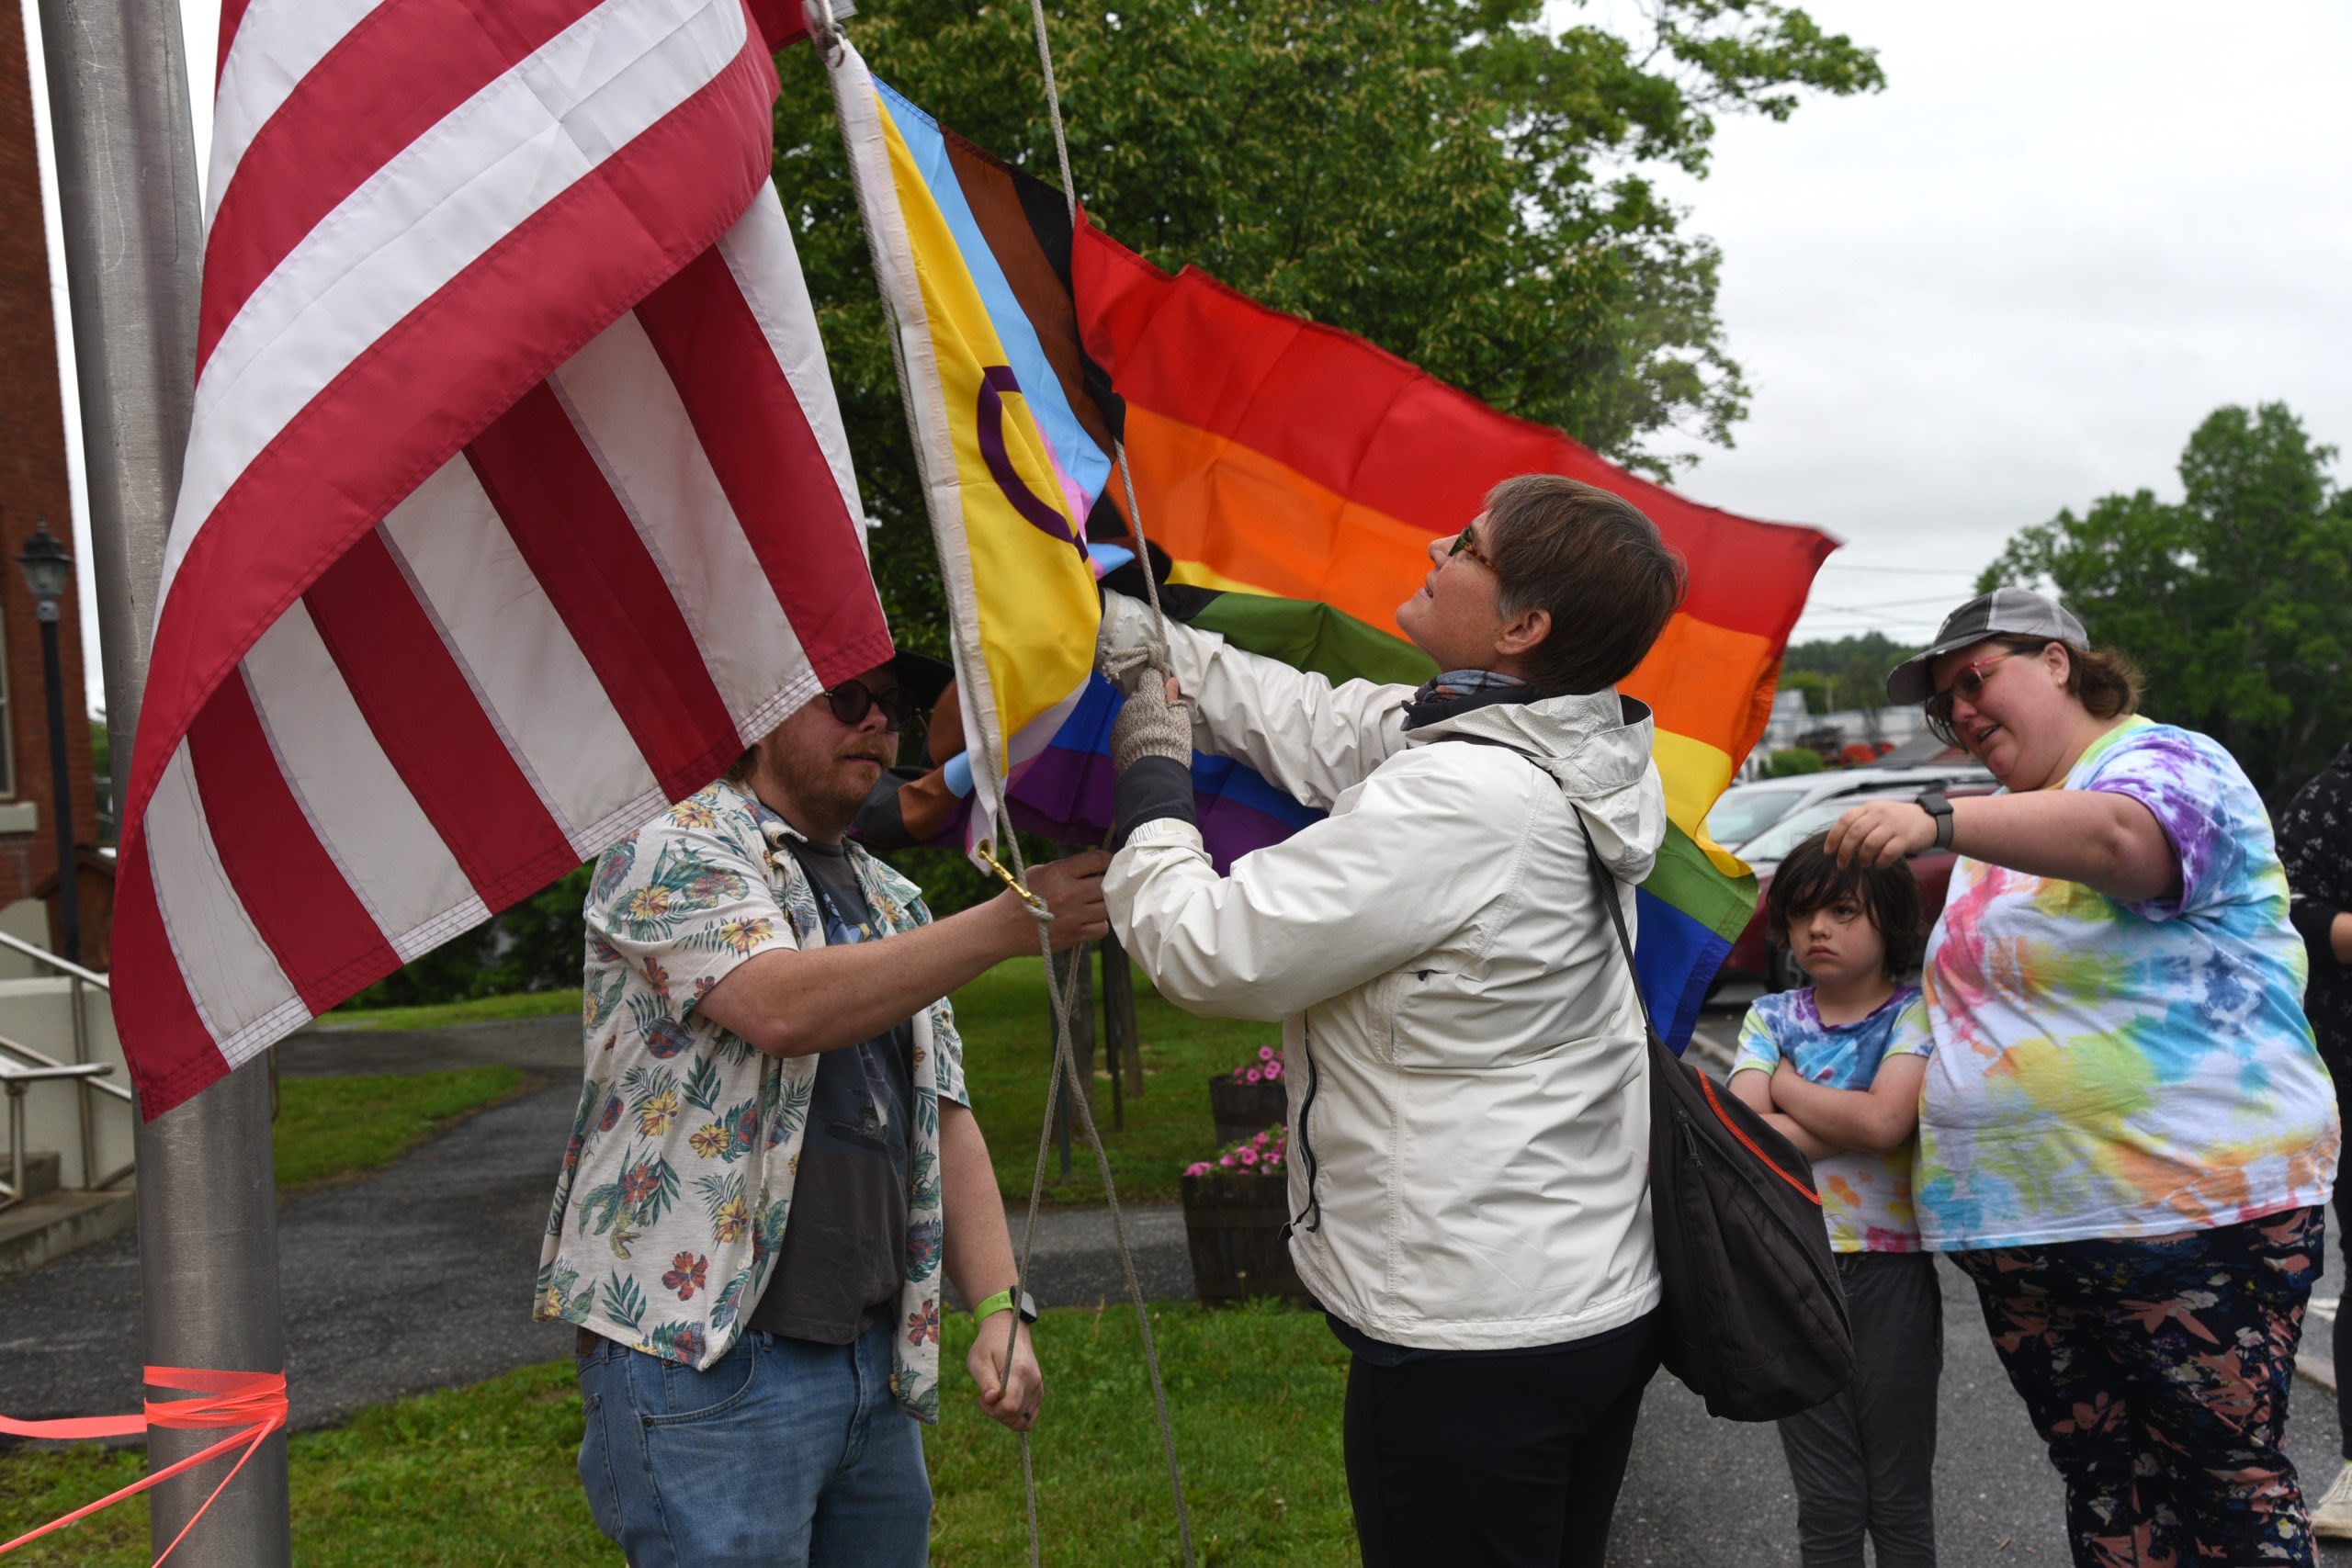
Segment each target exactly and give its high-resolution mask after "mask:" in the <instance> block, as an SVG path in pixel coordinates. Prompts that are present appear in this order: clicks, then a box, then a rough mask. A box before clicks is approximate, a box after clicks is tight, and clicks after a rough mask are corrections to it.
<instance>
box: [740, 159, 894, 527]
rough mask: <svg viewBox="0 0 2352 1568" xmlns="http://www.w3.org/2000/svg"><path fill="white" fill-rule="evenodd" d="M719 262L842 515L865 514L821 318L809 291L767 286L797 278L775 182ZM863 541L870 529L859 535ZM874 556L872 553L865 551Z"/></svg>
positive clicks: (763, 193)
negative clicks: (797, 410) (799, 414)
mask: <svg viewBox="0 0 2352 1568" xmlns="http://www.w3.org/2000/svg"><path fill="white" fill-rule="evenodd" d="M718 254H719V258H720V259H721V260H723V261H725V262H726V264H727V270H728V271H729V273H731V274H732V275H733V276H734V278H735V287H736V288H738V289H739V290H741V293H742V296H743V303H744V305H745V306H747V307H748V308H749V309H750V310H751V312H752V320H754V321H758V322H759V323H760V332H761V333H763V335H764V336H765V337H766V338H767V340H768V351H769V352H770V353H772V354H774V355H775V363H776V367H777V368H778V369H780V370H782V371H783V372H784V379H785V382H786V385H788V386H789V387H791V389H792V395H793V396H794V397H795V398H796V399H797V400H799V403H800V406H801V407H802V408H803V409H805V410H807V411H808V414H809V430H810V431H811V433H813V434H815V436H816V437H817V445H818V446H820V448H821V449H822V450H823V452H824V454H825V466H826V467H827V468H831V469H832V471H833V482H834V483H835V484H836V485H838V486H840V487H841V492H842V510H843V511H844V512H846V513H849V515H850V516H851V517H853V518H863V517H864V516H865V504H864V503H863V502H860V501H859V500H858V498H857V469H856V467H855V465H854V464H853V463H852V462H851V461H850V452H849V436H848V433H847V432H846V431H845V430H844V429H843V428H842V410H841V403H840V401H839V400H838V399H837V398H836V397H835V396H834V393H833V373H832V368H831V367H830V366H828V365H827V364H826V363H825V344H824V340H823V339H821V338H820V337H819V336H818V335H817V317H816V314H815V312H814V310H811V308H810V306H809V293H808V290H807V289H805V288H794V289H787V290H777V291H775V297H771V293H772V291H771V288H770V287H769V286H770V285H771V284H772V283H777V282H780V281H782V280H784V279H786V278H797V277H798V276H800V253H799V250H798V248H797V246H795V245H794V243H793V241H792V223H791V220H788V219H787V218H786V217H785V215H784V207H783V204H782V203H781V202H779V201H778V200H777V199H776V194H775V184H774V182H770V183H769V184H768V185H767V186H763V187H762V189H761V191H760V194H759V195H758V196H756V197H752V206H751V209H750V210H749V211H747V212H745V213H744V214H743V218H742V221H741V222H739V223H737V224H736V225H735V227H733V228H732V229H729V230H728V231H727V232H726V233H725V234H723V235H721V236H719V241H718ZM857 538H858V543H859V544H860V545H861V546H863V545H865V543H866V539H865V529H864V528H863V527H861V528H859V529H858V531H857ZM867 553H868V554H869V555H871V554H872V551H871V550H870V549H869V550H868V551H867Z"/></svg>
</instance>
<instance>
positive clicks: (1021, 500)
mask: <svg viewBox="0 0 2352 1568" xmlns="http://www.w3.org/2000/svg"><path fill="white" fill-rule="evenodd" d="M1020 390H1021V381H1020V378H1018V377H1016V376H1014V375H1013V373H1012V367H1011V366H1010V365H991V366H989V367H988V368H987V369H986V370H985V371H983V372H981V374H980V394H979V410H978V412H979V431H980V457H981V460H982V461H984V462H986V463H987V464H988V466H989V476H990V477H991V478H993V479H995V480H996V483H997V488H998V489H999V490H1001V491H1004V498H1005V499H1006V500H1007V501H1009V502H1012V509H1013V510H1014V511H1015V512H1018V513H1021V516H1022V520H1023V522H1025V523H1027V524H1028V525H1030V526H1031V527H1033V528H1035V529H1036V530H1037V531H1038V532H1039V533H1041V534H1043V535H1045V536H1046V537H1048V538H1053V539H1059V540H1061V541H1062V542H1063V543H1064V544H1066V545H1069V546H1070V547H1073V548H1075V549H1076V550H1077V551H1078V553H1079V554H1080V556H1084V555H1085V554H1086V545H1085V543H1084V541H1082V540H1080V538H1079V537H1078V535H1077V531H1076V530H1075V529H1073V528H1072V527H1071V526H1070V523H1069V519H1068V518H1066V517H1064V516H1063V515H1062V513H1061V508H1059V507H1057V506H1054V505H1051V504H1049V503H1048V502H1043V501H1040V500H1038V499H1037V494H1036V492H1035V491H1033V490H1031V489H1030V488H1029V486H1028V483H1027V482H1026V481H1025V480H1023V479H1022V477H1021V474H1020V472H1019V470H1017V469H1016V468H1013V466H1012V455H1011V454H1010V453H1008V452H1006V451H1005V449H1004V394H1005V393H1007V392H1015V393H1017V392H1019V391H1020Z"/></svg>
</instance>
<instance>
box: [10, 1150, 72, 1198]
mask: <svg viewBox="0 0 2352 1568" xmlns="http://www.w3.org/2000/svg"><path fill="white" fill-rule="evenodd" d="M64 1164H65V1156H62V1155H61V1154H58V1153H57V1152H56V1151H55V1150H53V1149H34V1150H32V1151H31V1152H30V1153H28V1154H27V1155H26V1156H25V1190H23V1191H22V1192H20V1193H18V1194H17V1196H18V1197H20V1198H28V1199H30V1198H46V1197H48V1196H49V1195H50V1194H51V1193H52V1192H54V1191H56V1190H57V1186H58V1172H59V1171H60V1170H61V1169H62V1168H63V1166H64ZM6 1179H8V1167H7V1163H6V1161H5V1160H0V1181H6Z"/></svg>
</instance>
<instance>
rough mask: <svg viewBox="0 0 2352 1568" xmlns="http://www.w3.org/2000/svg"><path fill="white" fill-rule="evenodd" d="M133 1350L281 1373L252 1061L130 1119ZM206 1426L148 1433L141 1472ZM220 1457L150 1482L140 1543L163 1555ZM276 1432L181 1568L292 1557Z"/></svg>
mask: <svg viewBox="0 0 2352 1568" xmlns="http://www.w3.org/2000/svg"><path fill="white" fill-rule="evenodd" d="M138 1156H139V1272H140V1303H139V1307H140V1318H141V1343H142V1344H143V1345H144V1346H145V1347H146V1357H147V1364H148V1365H149V1366H151V1367H201V1368H207V1369H210V1370H214V1371H239V1372H275V1371H280V1370H282V1369H283V1368H284V1367H285V1365H286V1326H285V1320H284V1316H283V1314H281V1313H280V1311H279V1309H278V1302H277V1192H276V1190H275V1188H274V1185H273V1182H272V1177H271V1163H272V1162H271V1159H270V1137H269V1063H268V1059H267V1057H266V1056H260V1057H255V1058H254V1060H252V1061H250V1062H247V1063H246V1064H245V1065H244V1066H242V1067H239V1068H238V1069H237V1070H236V1071H235V1072H233V1073H232V1074H230V1075H229V1076H228V1077H225V1078H223V1079H221V1080H220V1082H219V1083H216V1084H214V1085H213V1086H212V1087H211V1088H210V1089H206V1090H205V1091H204V1092H203V1093H202V1094H199V1095H198V1096H197V1097H196V1098H195V1099H193V1100H188V1101H187V1102H186V1103H184V1104H182V1105H179V1106H176V1107H175V1108H174V1109H172V1110H170V1111H165V1112H164V1114H163V1115H161V1116H158V1117H157V1118H155V1120H153V1122H143V1123H141V1126H140V1128H139V1133H138ZM223 1435H224V1434H223V1433H222V1432H220V1431H218V1430H204V1431H175V1430H170V1429H167V1428H164V1427H155V1428H151V1429H150V1430H149V1432H148V1434H147V1468H148V1471H149V1472H150V1473H153V1472H155V1471H158V1470H161V1469H163V1468H164V1466H165V1465H168V1464H170V1463H172V1462H173V1461H175V1460H179V1459H185V1458H186V1457H187V1455H189V1454H192V1453H195V1452H196V1451H197V1450H199V1449H204V1448H209V1446H211V1445H212V1444H213V1443H216V1442H218V1441H220V1438H221V1437H222V1436H223ZM233 1462H235V1461H234V1456H233V1455H228V1456H223V1457H221V1458H219V1459H216V1460H213V1461H211V1462H209V1463H207V1464H201V1465H198V1466H196V1467H195V1468H194V1469H191V1470H187V1471H184V1472H181V1473H180V1474H178V1475H175V1476H174V1477H172V1478H171V1479H170V1480H169V1481H166V1482H164V1483H161V1484H160V1485H158V1486H156V1487H155V1488H154V1489H153V1491H152V1492H150V1493H149V1494H148V1495H149V1496H150V1497H151V1498H152V1499H153V1513H152V1515H151V1516H150V1518H151V1520H152V1521H153V1522H152V1524H151V1525H150V1527H149V1537H150V1539H151V1540H153V1543H154V1546H155V1549H156V1550H157V1551H162V1550H163V1549H164V1546H166V1545H167V1544H169V1543H170V1541H171V1540H172V1538H173V1537H175V1536H176V1535H177V1534H179V1532H180V1527H181V1526H183V1525H185V1524H186V1523H187V1521H188V1518H189V1517H190V1516H192V1515H193V1514H194V1513H195V1512H196V1510H197V1509H198V1507H200V1506H202V1505H203V1503H204V1500H205V1498H207V1497H208V1496H210V1495H211V1494H212V1489H213V1488H214V1487H215V1486H218V1485H220V1478H221V1477H222V1476H223V1475H225V1474H227V1473H228V1467H229V1466H230V1465H231V1464H232V1463H233ZM292 1555H293V1553H292V1544H291V1540H290V1531H289V1530H288V1495H287V1483H286V1434H285V1432H283V1431H282V1430H281V1431H277V1432H273V1433H271V1434H270V1436H269V1438H267V1439H266V1441H265V1442H264V1443H263V1445H262V1447H261V1449H260V1450H259V1451H258V1452H256V1453H255V1454H254V1457H253V1460H252V1461H251V1462H250V1463H248V1464H247V1465H246V1466H245V1467H244V1469H243V1470H242V1471H240V1472H237V1478H236V1480H234V1481H232V1482H231V1483H229V1485H228V1486H227V1487H226V1488H225V1489H224V1490H223V1491H222V1492H221V1494H220V1498H219V1500H218V1501H216V1502H215V1503H214V1504H213V1505H212V1506H211V1508H210V1509H209V1511H208V1512H207V1513H206V1514H205V1516H204V1519H203V1522H202V1523H200V1524H198V1526H197V1527H196V1528H195V1529H192V1530H190V1531H189V1532H188V1536H187V1540H184V1541H182V1542H180V1546H179V1550H178V1551H175V1552H173V1553H172V1562H174V1563H175V1564H176V1563H183V1562H184V1563H187V1565H188V1568H279V1565H281V1564H285V1563H288V1562H291V1561H292Z"/></svg>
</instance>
